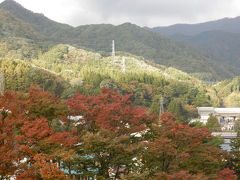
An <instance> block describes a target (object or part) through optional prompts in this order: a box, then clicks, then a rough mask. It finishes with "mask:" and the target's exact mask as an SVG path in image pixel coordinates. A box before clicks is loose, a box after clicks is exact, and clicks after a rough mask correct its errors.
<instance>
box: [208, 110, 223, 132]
mask: <svg viewBox="0 0 240 180" xmlns="http://www.w3.org/2000/svg"><path fill="white" fill-rule="evenodd" d="M206 127H207V128H208V129H209V130H210V131H212V132H213V131H221V125H220V124H219V122H218V119H217V118H216V117H215V116H214V115H212V114H210V116H209V118H208V121H207V124H206Z"/></svg>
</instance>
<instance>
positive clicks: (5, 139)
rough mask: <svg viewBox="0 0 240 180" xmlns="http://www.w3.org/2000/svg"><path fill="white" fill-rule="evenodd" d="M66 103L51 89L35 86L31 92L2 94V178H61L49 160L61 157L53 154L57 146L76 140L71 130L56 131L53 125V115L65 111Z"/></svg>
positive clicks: (0, 103) (0, 139) (0, 146)
mask: <svg viewBox="0 0 240 180" xmlns="http://www.w3.org/2000/svg"><path fill="white" fill-rule="evenodd" d="M64 107H65V108H66V106H64V104H62V103H61V102H60V100H58V99H57V98H55V97H53V96H52V95H51V94H50V93H47V92H42V91H41V90H40V89H38V88H33V87H32V88H30V89H29V93H28V94H25V93H21V92H18V93H16V92H13V91H6V92H5V93H4V96H1V97H0V109H1V110H0V176H1V178H8V176H10V175H16V178H17V179H37V178H39V177H42V178H59V176H58V175H59V173H58V174H56V172H60V171H59V169H58V167H57V166H56V163H48V161H49V160H55V159H56V158H59V156H58V155H57V157H55V156H56V154H54V153H55V152H54V151H55V150H56V148H58V151H59V152H60V151H64V147H65V146H67V145H69V144H73V143H74V142H75V141H73V138H72V137H71V136H72V135H71V134H72V133H70V132H68V133H66V132H58V133H57V134H56V133H55V132H54V131H53V128H52V127H50V124H51V121H52V120H53V119H54V118H59V117H61V116H63V115H64V113H65V112H66V109H65V110H64ZM65 116H66V115H65ZM53 136H54V137H53ZM56 137H58V138H56ZM70 137H71V138H70ZM53 138H54V141H50V139H53ZM60 144H61V145H64V146H61V145H60ZM61 149H62V150H61ZM37 157H38V158H37ZM40 157H44V158H45V159H41V158H40ZM23 160H24V161H23ZM30 164H31V165H32V166H30ZM40 165H42V166H41V167H40ZM62 174H63V173H62V172H60V175H62Z"/></svg>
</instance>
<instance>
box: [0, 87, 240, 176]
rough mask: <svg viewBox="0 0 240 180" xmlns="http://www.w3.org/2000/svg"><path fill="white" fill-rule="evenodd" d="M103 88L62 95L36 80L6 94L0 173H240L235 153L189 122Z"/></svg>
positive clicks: (0, 128) (2, 101)
mask: <svg viewBox="0 0 240 180" xmlns="http://www.w3.org/2000/svg"><path fill="white" fill-rule="evenodd" d="M131 96H132V95H124V96H122V95H119V94H118V93H116V92H112V91H110V90H109V89H103V90H102V93H100V94H99V95H97V96H86V95H82V94H76V95H75V96H74V97H73V98H71V99H69V100H67V103H66V102H65V101H61V100H59V99H58V98H56V97H54V96H53V95H51V94H50V93H48V92H43V91H41V90H40V89H38V88H33V87H31V88H30V89H29V90H28V93H22V92H14V91H6V92H5V93H4V95H3V96H1V97H0V106H1V107H0V108H1V116H0V123H1V126H0V177H1V178H2V179H6V178H10V177H13V176H15V177H16V178H17V179H69V178H73V175H75V177H76V176H77V177H86V176H90V177H94V176H96V177H97V178H98V179H110V178H120V177H122V178H124V179H159V178H160V179H161V178H163V177H165V178H166V179H174V178H175V177H177V178H179V179H186V177H188V179H196V178H203V179H208V178H211V179H225V177H226V176H228V177H231V178H232V179H236V175H234V172H233V171H231V170H229V169H228V168H225V167H226V165H227V164H226V161H225V160H226V159H228V155H227V153H225V152H223V151H221V150H220V149H219V148H216V147H214V146H211V145H208V143H210V142H211V141H212V140H213V137H212V136H211V135H210V132H209V131H208V130H207V129H206V128H196V127H189V126H188V125H183V124H181V123H178V122H176V119H175V117H174V116H173V115H172V114H170V113H165V114H163V115H162V117H161V126H159V125H158V124H159V120H158V117H157V116H155V115H154V114H148V113H147V109H144V108H141V107H135V106H133V104H132V102H131Z"/></svg>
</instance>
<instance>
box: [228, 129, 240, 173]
mask: <svg viewBox="0 0 240 180" xmlns="http://www.w3.org/2000/svg"><path fill="white" fill-rule="evenodd" d="M239 138H240V130H239V129H238V131H237V138H235V139H234V140H232V143H231V147H232V149H231V155H232V156H231V158H230V160H229V166H230V168H231V169H232V170H234V172H235V173H236V175H237V176H238V177H240V140H239Z"/></svg>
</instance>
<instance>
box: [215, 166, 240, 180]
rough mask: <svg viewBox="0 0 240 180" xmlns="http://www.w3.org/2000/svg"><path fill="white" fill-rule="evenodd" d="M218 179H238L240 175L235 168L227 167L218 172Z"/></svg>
mask: <svg viewBox="0 0 240 180" xmlns="http://www.w3.org/2000/svg"><path fill="white" fill-rule="evenodd" d="M217 178H218V180H237V179H238V177H237V175H236V174H235V173H234V171H233V170H231V169H229V168H225V169H223V170H221V171H219V172H218V173H217Z"/></svg>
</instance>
